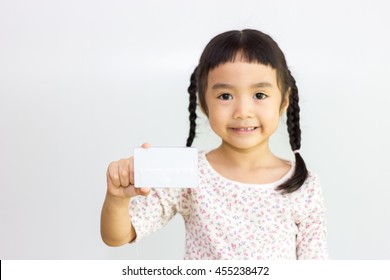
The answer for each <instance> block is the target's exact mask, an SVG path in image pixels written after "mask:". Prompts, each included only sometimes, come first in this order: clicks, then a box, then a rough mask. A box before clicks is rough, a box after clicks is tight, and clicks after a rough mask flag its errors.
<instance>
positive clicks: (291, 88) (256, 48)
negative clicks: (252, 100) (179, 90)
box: [187, 29, 308, 193]
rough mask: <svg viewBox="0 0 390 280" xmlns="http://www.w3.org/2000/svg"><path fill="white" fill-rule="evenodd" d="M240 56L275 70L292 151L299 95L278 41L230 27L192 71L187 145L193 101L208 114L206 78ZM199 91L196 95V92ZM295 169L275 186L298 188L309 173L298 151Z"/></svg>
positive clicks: (298, 132)
mask: <svg viewBox="0 0 390 280" xmlns="http://www.w3.org/2000/svg"><path fill="white" fill-rule="evenodd" d="M238 55H239V56H240V59H241V60H242V61H244V62H248V63H259V64H263V65H266V66H271V67H272V68H273V69H275V70H276V75H277V83H278V86H279V89H280V91H281V93H282V99H281V100H282V101H281V104H280V109H282V107H283V105H284V104H285V103H286V101H287V100H288V101H289V106H288V109H287V130H288V133H289V138H290V146H291V149H292V150H293V151H295V150H299V149H300V147H301V129H300V124H299V111H300V108H299V104H298V102H299V97H298V88H297V85H296V83H295V79H294V77H293V76H292V75H291V72H290V70H289V69H288V67H287V62H286V59H285V56H284V54H283V52H282V50H281V49H280V48H279V46H278V44H277V43H276V42H275V41H274V40H273V39H272V38H271V37H270V36H269V35H267V34H265V33H263V32H261V31H258V30H253V29H245V30H242V31H239V30H233V31H228V32H224V33H222V34H219V35H217V36H216V37H214V38H213V39H212V40H211V41H210V42H209V43H208V44H207V46H206V47H205V49H204V51H203V53H202V55H201V57H200V60H199V64H198V66H197V67H196V68H195V70H194V72H193V73H192V74H191V78H190V86H189V87H188V93H189V101H190V103H189V107H188V111H189V113H190V117H189V119H190V133H189V137H188V139H187V147H190V146H191V145H192V142H193V140H194V138H195V135H196V134H195V131H196V118H197V116H196V101H197V97H198V98H199V103H200V106H201V108H202V110H203V111H204V113H205V114H206V116H208V108H207V104H206V98H205V95H206V89H207V78H208V74H209V72H210V71H211V70H213V69H215V68H216V67H218V66H219V65H221V64H224V63H227V62H234V61H236V59H237V57H238ZM197 94H198V95H197ZM295 162H296V164H295V170H294V173H293V175H292V176H291V177H290V178H289V179H288V180H287V181H286V182H284V183H283V184H281V185H280V186H278V187H277V190H280V191H282V193H291V192H294V191H296V190H298V189H299V188H300V187H301V186H302V184H303V182H304V181H305V180H306V178H307V176H308V170H307V169H306V165H305V162H304V160H303V158H302V157H301V155H300V154H299V153H295Z"/></svg>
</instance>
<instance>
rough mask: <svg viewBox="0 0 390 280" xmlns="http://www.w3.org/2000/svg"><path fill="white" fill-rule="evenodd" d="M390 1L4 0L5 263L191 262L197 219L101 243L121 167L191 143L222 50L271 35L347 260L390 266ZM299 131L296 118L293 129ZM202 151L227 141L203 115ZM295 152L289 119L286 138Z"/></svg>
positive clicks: (0, 61)
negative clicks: (296, 97) (194, 94)
mask: <svg viewBox="0 0 390 280" xmlns="http://www.w3.org/2000/svg"><path fill="white" fill-rule="evenodd" d="M388 5H389V4H387V1H379V0H376V1H373V0H370V1H352V0H348V1H309V0H308V1H275V0H274V1H268V0H267V1H260V0H254V1H245V0H241V1H228V0H219V1H210V0H201V1H200V0H198V1H179V0H177V1H173V0H168V1H167V0H166V1H157V0H156V1H125V0H122V1H117V0H114V1H96V0H95V1H92V0H77V1H76V0H67V1H49V0H36V1H27V0H24V1H21V0H13V1H4V0H1V1H0V133H1V136H0V172H1V173H0V259H181V258H182V257H183V256H184V223H183V221H182V219H181V217H180V216H177V217H175V218H174V219H173V220H172V222H171V223H169V224H168V226H167V227H165V228H163V229H162V230H161V231H159V232H157V233H155V234H153V235H151V236H150V237H147V238H145V239H144V240H143V241H141V242H140V243H139V244H136V245H125V246H122V247H117V248H110V247H107V246H106V245H105V244H104V243H103V242H102V241H101V238H100V210H101V206H102V203H103V200H104V196H105V188H106V169H107V166H108V164H109V163H110V162H111V161H114V160H119V159H121V158H124V157H129V156H130V155H131V154H132V150H133V148H134V147H136V146H140V145H141V144H142V143H143V142H150V143H151V144H152V145H153V146H184V145H185V141H186V138H187V134H188V127H189V126H188V114H187V106H188V94H187V91H186V90H187V87H188V85H189V77H190V74H191V73H192V71H193V69H194V67H195V66H196V65H197V62H198V59H199V56H200V54H201V52H202V50H203V48H204V47H205V45H206V44H207V42H208V41H209V40H210V39H211V38H212V37H214V36H215V35H217V34H219V33H221V32H224V31H227V30H232V29H244V28H254V29H259V30H261V31H263V32H266V33H268V34H270V35H271V36H272V37H273V38H274V39H275V40H276V41H277V42H278V44H279V46H280V47H281V48H282V50H283V51H284V53H285V55H286V58H287V62H288V65H289V66H290V68H291V71H292V73H293V75H294V76H295V78H296V80H297V84H298V87H299V89H300V105H301V128H302V149H301V151H302V156H303V157H304V159H305V160H306V162H307V165H308V167H309V169H311V170H313V171H314V172H316V173H317V174H319V176H320V178H321V182H322V185H323V189H324V196H325V202H326V205H327V208H328V212H327V220H328V222H327V225H328V232H329V235H328V243H329V251H330V255H331V258H333V259H390V241H389V238H388V237H389V236H390V218H389V213H390V203H389V198H390V183H389V179H388V174H389V171H390V170H389V169H390V167H389V163H388V161H389V156H390V149H389V146H388V143H389V141H390V137H389V127H390V118H389V116H388V113H387V112H388V107H389V101H390V97H389V94H390V83H389V74H390V54H389V49H390V39H389V35H388V34H389V33H388V32H389V27H390V18H389V17H388V11H389V8H388ZM283 122H285V118H284V119H283ZM198 124H199V130H198V135H197V138H196V140H195V142H194V146H195V147H198V148H199V149H211V148H213V147H216V146H217V145H218V139H217V138H216V137H215V136H214V135H213V133H212V132H211V131H210V129H209V128H208V126H207V119H206V118H205V117H202V118H201V119H200V120H198ZM272 148H273V150H274V152H275V153H276V154H278V155H280V156H281V157H285V158H291V157H292V153H291V151H290V149H289V145H288V136H287V132H286V125H285V124H284V123H281V125H280V127H279V130H278V131H277V132H276V134H275V137H274V138H273V139H272Z"/></svg>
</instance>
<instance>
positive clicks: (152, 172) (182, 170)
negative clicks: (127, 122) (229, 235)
mask: <svg viewBox="0 0 390 280" xmlns="http://www.w3.org/2000/svg"><path fill="white" fill-rule="evenodd" d="M198 184H199V176H198V149H197V148H153V147H152V148H135V149H134V185H135V187H137V188H140V187H154V188H196V187H198Z"/></svg>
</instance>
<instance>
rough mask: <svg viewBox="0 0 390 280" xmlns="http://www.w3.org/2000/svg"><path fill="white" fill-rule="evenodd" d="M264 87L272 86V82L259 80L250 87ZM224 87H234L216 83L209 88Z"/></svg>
mask: <svg viewBox="0 0 390 280" xmlns="http://www.w3.org/2000/svg"><path fill="white" fill-rule="evenodd" d="M264 87H272V84H270V83H268V82H261V83H256V84H253V85H252V88H264ZM225 88H227V89H234V86H233V85H230V84H226V83H216V84H214V85H213V86H212V87H211V89H225Z"/></svg>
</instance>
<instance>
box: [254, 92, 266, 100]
mask: <svg viewBox="0 0 390 280" xmlns="http://www.w3.org/2000/svg"><path fill="white" fill-rule="evenodd" d="M266 97H267V95H265V94H264V93H262V92H258V93H256V94H255V96H254V98H256V99H264V98H266Z"/></svg>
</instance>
